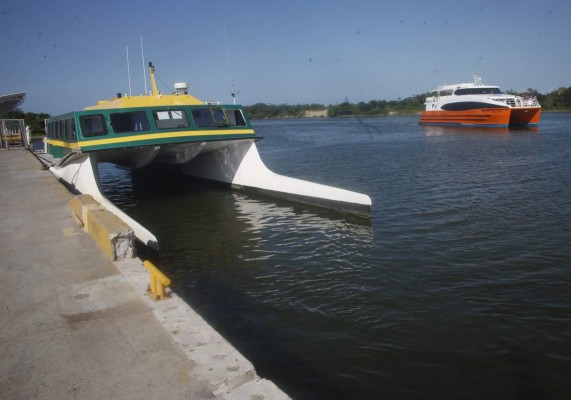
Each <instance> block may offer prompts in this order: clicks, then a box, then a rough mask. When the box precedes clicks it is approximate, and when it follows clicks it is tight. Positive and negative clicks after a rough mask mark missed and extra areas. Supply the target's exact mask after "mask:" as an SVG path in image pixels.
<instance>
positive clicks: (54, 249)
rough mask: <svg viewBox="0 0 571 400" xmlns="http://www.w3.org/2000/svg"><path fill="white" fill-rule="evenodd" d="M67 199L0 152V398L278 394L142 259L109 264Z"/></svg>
mask: <svg viewBox="0 0 571 400" xmlns="http://www.w3.org/2000/svg"><path fill="white" fill-rule="evenodd" d="M72 197H73V195H72V194H71V193H70V192H69V191H68V190H67V189H66V188H65V187H64V186H63V185H62V184H60V183H59V182H58V181H57V179H56V178H55V177H54V176H53V175H52V173H51V172H49V171H47V170H43V169H42V165H41V163H40V162H39V161H38V160H37V159H36V158H35V157H34V155H33V154H32V153H30V152H29V151H27V150H24V149H11V150H0V274H1V277H2V278H1V282H2V288H1V289H0V304H1V308H0V346H1V349H2V353H1V354H2V356H1V358H0V398H2V399H158V398H161V399H190V400H192V399H228V400H231V399H236V400H238V399H244V400H245V399H248V400H250V399H255V400H262V399H288V398H289V397H288V396H287V395H286V394H285V393H283V392H282V391H281V390H280V389H279V388H278V387H277V386H276V385H275V384H273V383H272V382H271V381H268V380H266V379H262V378H260V377H259V376H258V375H257V374H256V371H255V369H254V367H253V365H252V364H251V363H250V362H249V361H248V360H247V359H245V358H244V357H243V356H242V355H241V354H240V353H239V352H238V351H237V350H236V349H234V348H233V347H232V346H231V344H229V343H228V342H227V341H226V340H225V339H224V338H223V337H221V336H220V335H219V334H218V333H217V332H216V331H214V329H213V328H211V327H210V326H209V325H208V324H207V323H206V322H205V321H204V320H203V319H202V318H201V317H200V316H199V315H198V314H196V313H195V312H194V310H192V309H191V308H190V307H189V306H188V305H187V304H186V303H185V302H184V301H182V300H181V299H180V298H179V297H178V296H176V294H172V296H171V298H169V299H168V300H163V301H159V302H153V301H152V300H151V299H149V298H148V297H147V296H146V294H145V291H146V288H147V285H148V272H147V271H146V270H145V269H144V268H143V266H142V261H141V260H140V259H138V258H131V259H127V260H122V261H115V262H114V261H111V260H110V259H108V258H106V257H105V255H104V254H103V252H102V251H101V250H100V249H99V248H98V247H97V245H96V244H95V242H94V241H93V240H92V239H91V237H90V236H89V235H88V234H86V233H85V232H83V230H82V229H81V228H80V227H78V225H77V223H76V221H75V220H74V219H73V218H72V215H71V210H70V207H69V205H68V204H69V200H70V199H71V198H72Z"/></svg>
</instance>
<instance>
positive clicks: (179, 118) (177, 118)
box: [153, 110, 189, 129]
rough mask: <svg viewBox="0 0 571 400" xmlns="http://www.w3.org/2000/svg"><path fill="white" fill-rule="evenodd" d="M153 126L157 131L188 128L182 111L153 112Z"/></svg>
mask: <svg viewBox="0 0 571 400" xmlns="http://www.w3.org/2000/svg"><path fill="white" fill-rule="evenodd" d="M153 117H154V118H155V124H156V125H157V128H159V129H172V128H188V126H189V125H188V119H187V118H186V114H185V112H184V111H183V110H164V111H163V110H161V111H153Z"/></svg>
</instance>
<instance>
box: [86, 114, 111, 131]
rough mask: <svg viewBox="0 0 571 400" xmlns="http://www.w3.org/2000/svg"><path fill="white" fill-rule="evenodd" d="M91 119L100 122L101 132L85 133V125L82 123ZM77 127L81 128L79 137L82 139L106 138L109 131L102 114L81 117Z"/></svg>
mask: <svg viewBox="0 0 571 400" xmlns="http://www.w3.org/2000/svg"><path fill="white" fill-rule="evenodd" d="M92 118H99V119H100V121H101V128H102V129H101V130H99V131H94V132H87V130H86V125H85V123H84V121H85V120H86V119H92ZM79 126H80V128H81V136H82V137H95V136H106V135H107V134H108V133H109V131H108V129H107V121H106V120H105V115H103V114H86V115H81V116H80V117H79Z"/></svg>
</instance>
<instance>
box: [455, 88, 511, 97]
mask: <svg viewBox="0 0 571 400" xmlns="http://www.w3.org/2000/svg"><path fill="white" fill-rule="evenodd" d="M454 94H455V95H456V96H463V95H468V94H502V91H501V90H500V89H499V88H489V87H488V88H487V87H484V88H467V89H457V90H456V91H455V92H454Z"/></svg>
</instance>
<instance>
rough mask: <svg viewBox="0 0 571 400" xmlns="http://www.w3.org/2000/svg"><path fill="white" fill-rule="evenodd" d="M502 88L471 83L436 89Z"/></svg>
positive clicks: (443, 86)
mask: <svg viewBox="0 0 571 400" xmlns="http://www.w3.org/2000/svg"><path fill="white" fill-rule="evenodd" d="M475 87H478V88H490V89H491V88H498V89H499V88H500V87H499V86H494V85H481V84H480V85H476V84H475V83H473V82H471V83H455V84H453V85H442V86H438V87H437V88H436V90H456V89H464V88H475Z"/></svg>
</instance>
